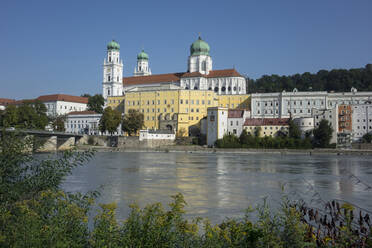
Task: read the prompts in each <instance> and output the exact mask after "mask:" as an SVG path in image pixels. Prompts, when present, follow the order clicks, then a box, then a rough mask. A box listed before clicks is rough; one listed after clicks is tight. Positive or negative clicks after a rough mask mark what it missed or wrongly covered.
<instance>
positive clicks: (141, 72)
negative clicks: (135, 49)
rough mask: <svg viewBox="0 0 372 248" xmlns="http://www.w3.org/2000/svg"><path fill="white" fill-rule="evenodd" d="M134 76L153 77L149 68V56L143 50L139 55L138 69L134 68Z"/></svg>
mask: <svg viewBox="0 0 372 248" xmlns="http://www.w3.org/2000/svg"><path fill="white" fill-rule="evenodd" d="M133 74H134V76H148V75H151V69H150V67H149V55H148V54H147V53H145V51H144V50H143V49H142V52H140V53H139V54H138V55H137V67H136V68H134V73H133Z"/></svg>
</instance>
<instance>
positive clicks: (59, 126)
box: [52, 115, 66, 132]
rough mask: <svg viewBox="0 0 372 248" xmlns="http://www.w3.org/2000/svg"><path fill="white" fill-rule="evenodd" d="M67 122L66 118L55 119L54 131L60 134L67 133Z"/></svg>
mask: <svg viewBox="0 0 372 248" xmlns="http://www.w3.org/2000/svg"><path fill="white" fill-rule="evenodd" d="M65 121H66V116H63V115H61V116H57V117H56V118H54V120H53V121H52V125H53V130H54V131H58V132H64V131H65Z"/></svg>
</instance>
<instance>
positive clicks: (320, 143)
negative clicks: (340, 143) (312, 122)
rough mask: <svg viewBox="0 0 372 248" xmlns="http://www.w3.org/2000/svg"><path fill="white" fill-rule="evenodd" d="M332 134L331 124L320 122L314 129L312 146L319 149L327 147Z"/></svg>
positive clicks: (324, 121)
mask: <svg viewBox="0 0 372 248" xmlns="http://www.w3.org/2000/svg"><path fill="white" fill-rule="evenodd" d="M332 133H333V128H332V126H331V123H329V122H328V121H327V120H325V119H323V120H321V121H320V123H319V126H318V127H317V128H315V129H314V131H313V134H314V139H313V142H314V146H315V147H320V148H326V147H329V142H330V141H331V138H332Z"/></svg>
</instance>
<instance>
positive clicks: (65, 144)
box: [57, 137, 75, 151]
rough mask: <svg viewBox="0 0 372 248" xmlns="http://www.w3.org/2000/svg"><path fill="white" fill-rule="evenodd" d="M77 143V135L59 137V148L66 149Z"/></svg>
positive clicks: (60, 149)
mask: <svg viewBox="0 0 372 248" xmlns="http://www.w3.org/2000/svg"><path fill="white" fill-rule="evenodd" d="M74 145H75V137H58V138H57V150H58V151H64V150H68V149H71V148H72V147H73V146H74Z"/></svg>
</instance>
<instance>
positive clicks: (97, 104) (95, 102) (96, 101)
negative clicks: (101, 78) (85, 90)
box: [88, 94, 105, 114]
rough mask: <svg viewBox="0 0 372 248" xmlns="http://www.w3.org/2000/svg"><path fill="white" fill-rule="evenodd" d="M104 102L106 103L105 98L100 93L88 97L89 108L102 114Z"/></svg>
mask: <svg viewBox="0 0 372 248" xmlns="http://www.w3.org/2000/svg"><path fill="white" fill-rule="evenodd" d="M104 104H105V99H103V96H102V95H100V94H96V95H94V96H89V98H88V110H91V111H94V112H96V113H99V114H102V113H103V105H104Z"/></svg>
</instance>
